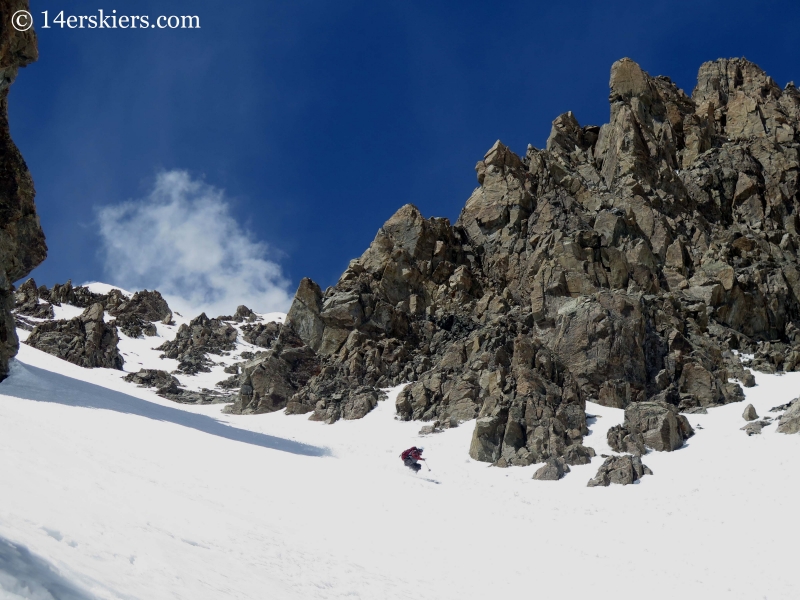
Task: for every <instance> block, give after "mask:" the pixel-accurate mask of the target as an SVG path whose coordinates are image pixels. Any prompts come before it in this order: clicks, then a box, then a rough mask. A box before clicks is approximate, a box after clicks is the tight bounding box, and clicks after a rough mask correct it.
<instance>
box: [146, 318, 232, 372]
mask: <svg viewBox="0 0 800 600" xmlns="http://www.w3.org/2000/svg"><path fill="white" fill-rule="evenodd" d="M236 336H237V332H236V329H235V328H233V327H232V326H231V325H229V324H228V323H225V322H224V321H220V320H219V319H209V318H208V317H207V316H206V314H205V313H201V314H200V315H199V316H198V317H195V318H194V319H192V320H191V321H190V322H189V324H188V325H187V324H185V323H184V324H182V325H181V326H180V327H179V328H178V332H177V333H176V334H175V339H174V340H170V341H168V342H164V343H163V344H161V346H159V347H158V348H157V350H162V351H163V352H164V354H162V355H161V358H174V359H177V360H178V361H180V362H179V364H178V371H180V372H181V373H185V374H187V375H194V374H196V373H207V372H209V371H211V364H212V363H211V360H210V359H209V358H208V357H207V356H206V355H207V354H217V355H222V354H223V353H226V352H230V351H231V350H233V349H234V348H235V347H236Z"/></svg>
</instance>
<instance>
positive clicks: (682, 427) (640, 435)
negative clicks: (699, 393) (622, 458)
mask: <svg viewBox="0 0 800 600" xmlns="http://www.w3.org/2000/svg"><path fill="white" fill-rule="evenodd" d="M692 435H694V430H693V429H692V426H691V425H690V424H689V421H688V420H687V419H686V417H684V416H683V415H682V414H680V413H679V412H678V409H677V408H676V407H675V406H673V405H672V404H668V403H667V402H636V403H634V404H631V405H630V406H629V407H628V408H626V409H625V420H624V422H623V423H622V425H621V426H617V427H612V428H611V429H609V431H608V443H609V445H610V446H611V448H612V449H613V450H615V451H616V452H631V453H633V454H642V453H643V447H644V446H647V447H649V448H652V449H653V450H658V451H662V452H671V451H672V450H677V449H678V448H680V447H681V446H683V442H684V440H687V439H689V438H690V437H691V436H692Z"/></svg>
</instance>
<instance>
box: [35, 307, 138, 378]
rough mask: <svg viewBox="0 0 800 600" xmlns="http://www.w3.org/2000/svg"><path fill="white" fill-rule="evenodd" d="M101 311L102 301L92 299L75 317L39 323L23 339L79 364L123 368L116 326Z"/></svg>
mask: <svg viewBox="0 0 800 600" xmlns="http://www.w3.org/2000/svg"><path fill="white" fill-rule="evenodd" d="M103 314H104V311H103V305H102V304H100V303H95V304H93V305H91V306H90V307H89V308H87V309H86V310H84V311H83V313H82V314H81V315H80V316H78V317H75V318H74V319H70V320H68V321H46V322H44V323H40V324H39V325H37V326H36V327H34V329H33V331H32V332H31V335H30V336H29V337H28V339H27V340H26V341H25V343H26V344H28V345H29V346H33V347H34V348H37V349H39V350H42V351H43V352H47V353H48V354H52V355H53V356H57V357H58V358H62V359H64V360H67V361H69V362H71V363H74V364H76V365H78V366H81V367H87V368H95V367H104V368H107V369H122V364H123V359H122V356H120V354H119V349H118V348H117V342H118V341H119V336H118V335H117V328H116V326H115V325H114V324H113V323H111V324H109V323H106V322H105V321H104V320H103Z"/></svg>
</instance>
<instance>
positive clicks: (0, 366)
mask: <svg viewBox="0 0 800 600" xmlns="http://www.w3.org/2000/svg"><path fill="white" fill-rule="evenodd" d="M18 10H29V6H28V2H27V0H0V15H2V16H3V18H2V19H0V380H3V379H5V378H6V376H7V375H8V361H9V359H11V358H12V357H14V356H15V355H16V354H17V350H18V349H19V340H18V339H17V332H16V328H15V324H14V317H13V316H12V314H11V310H12V309H13V308H14V304H15V298H14V286H13V284H14V282H15V281H18V280H19V279H22V278H23V277H25V276H26V275H27V274H28V273H30V272H31V271H32V270H33V269H34V268H35V267H36V266H37V265H39V263H41V262H42V261H43V260H44V258H45V256H47V245H46V244H45V240H44V233H43V232H42V228H41V226H40V224H39V217H38V215H37V214H36V206H35V205H34V202H33V198H34V195H35V193H36V192H35V190H34V187H33V179H32V177H31V174H30V172H29V171H28V167H27V165H26V164H25V160H24V159H23V158H22V155H21V154H20V152H19V150H18V149H17V146H16V145H15V144H14V142H13V140H12V139H11V133H10V131H9V124H8V93H9V87H10V86H11V84H12V83H13V82H14V79H15V78H16V76H17V72H18V70H19V69H20V68H21V67H25V66H27V65H29V64H30V63H32V62H34V61H35V60H36V59H37V58H38V50H37V47H36V34H35V32H34V31H33V29H29V30H28V31H24V32H21V31H17V30H16V29H15V28H14V27H13V26H12V25H11V15H13V14H14V13H15V12H16V11H18ZM45 318H46V317H45Z"/></svg>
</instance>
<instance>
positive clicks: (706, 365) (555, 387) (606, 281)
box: [240, 59, 800, 465]
mask: <svg viewBox="0 0 800 600" xmlns="http://www.w3.org/2000/svg"><path fill="white" fill-rule="evenodd" d="M609 100H610V104H611V114H610V121H609V123H607V124H605V125H603V126H601V127H598V126H594V125H584V126H582V125H580V123H579V122H578V120H577V118H576V116H575V115H573V114H572V113H570V112H567V113H564V114H563V115H561V116H559V117H558V118H557V119H556V120H555V121H554V122H553V126H552V130H551V134H550V136H549V138H548V140H547V145H546V148H545V149H543V150H538V149H536V148H533V147H530V146H529V147H528V150H527V152H526V153H525V154H524V155H522V156H520V155H517V154H515V153H514V152H512V151H511V150H510V149H509V148H508V147H506V146H505V145H503V144H502V143H501V142H499V141H498V142H497V143H495V144H494V145H493V146H492V147H491V148H490V149H489V151H488V152H487V153H486V155H485V156H484V157H483V159H482V160H480V161H479V162H478V163H477V165H476V167H475V169H476V173H477V179H478V187H477V188H476V189H475V191H474V192H473V193H472V195H471V196H470V198H469V199H468V200H467V202H466V205H465V207H464V209H463V210H462V212H461V215H460V216H459V218H458V220H457V221H456V223H454V224H452V223H450V222H449V221H448V220H447V219H440V218H431V219H426V218H424V217H423V216H422V215H421V214H420V212H419V210H417V209H416V208H415V207H414V206H412V205H406V206H404V207H402V208H400V210H398V211H397V212H396V213H395V214H394V215H393V216H392V217H391V218H390V219H389V220H388V221H387V222H386V223H385V224H384V226H383V227H382V228H381V229H380V230H379V231H378V233H377V235H376V237H375V239H374V241H373V242H372V244H371V245H370V247H369V248H368V249H367V250H366V252H364V254H363V255H362V256H361V257H360V258H358V259H355V260H353V261H351V263H350V265H349V267H348V268H347V270H346V271H345V272H344V274H343V275H342V276H341V277H340V279H339V281H338V282H337V283H336V285H334V286H332V287H330V288H328V289H327V290H325V291H323V290H321V289H320V287H319V286H318V285H317V284H316V283H314V282H313V281H311V280H309V279H305V280H303V281H302V282H301V284H300V287H299V289H298V291H297V294H296V296H295V301H294V303H293V305H292V308H291V310H290V312H289V315H288V318H287V323H286V328H288V329H291V330H292V331H294V332H295V334H296V335H297V336H298V338H299V339H300V340H301V341H302V344H303V345H304V347H305V348H306V349H307V350H304V351H303V352H304V353H305V352H307V353H309V354H308V356H311V355H313V356H314V357H315V360H316V364H317V365H318V366H317V367H316V368H318V372H316V373H314V374H312V375H311V376H310V378H308V379H307V381H306V382H305V383H302V384H301V385H299V387H298V385H297V384H298V383H299V382H301V381H303V380H305V379H306V375H308V374H310V373H311V371H308V370H307V369H306V367H305V366H304V365H307V364H308V362H307V361H303V362H302V365H303V366H299V367H297V368H298V369H301V370H302V373H301V375H302V376H301V377H297V376H296V375H297V374H296V373H295V371H294V367H291V366H287V365H289V362H287V361H283V362H282V363H280V364H276V368H271V369H269V372H268V373H265V375H264V377H265V379H264V383H263V384H262V385H261V387H262V388H263V389H276V390H281V391H280V393H278V394H275V395H274V396H273V398H274V402H272V403H271V404H270V410H276V409H279V408H283V407H284V406H286V407H288V410H289V412H294V413H301V412H309V413H311V414H312V418H316V419H321V420H325V421H334V420H336V419H337V418H340V417H343V416H346V415H348V414H349V415H351V416H352V415H354V414H360V413H361V412H363V410H364V409H367V408H368V407H369V405H370V404H372V399H371V398H375V397H377V395H378V393H379V392H378V389H379V388H382V387H387V386H391V385H398V384H400V383H405V382H411V384H410V385H408V386H407V387H406V388H405V390H404V391H403V392H402V393H401V394H400V395H399V397H398V399H397V407H396V408H397V413H398V415H399V417H400V418H403V419H419V420H423V421H434V420H436V421H439V422H440V423H441V427H443V428H446V427H448V426H450V425H451V424H457V423H458V422H461V421H465V420H469V419H477V420H476V425H475V431H474V435H473V439H472V443H471V446H470V455H471V456H472V457H473V458H475V459H477V460H482V461H489V462H495V463H497V464H499V465H505V464H509V465H527V464H532V463H535V462H542V461H545V460H547V459H549V458H554V457H562V458H564V459H565V460H568V462H569V461H588V458H587V457H590V456H591V453H590V449H587V448H585V447H584V446H583V444H582V442H583V436H584V435H586V433H587V429H586V416H585V402H586V401H587V400H592V401H596V402H599V403H601V404H604V405H607V406H613V407H619V408H625V409H626V411H628V413H627V414H629V416H630V420H629V421H628V424H629V425H630V426H631V428H630V429H627V430H626V431H625V432H621V431H617V432H616V434H615V435H616V436H617V438H618V441H619V447H620V448H623V449H624V451H626V452H634V453H639V452H641V451H643V448H644V447H645V446H651V447H653V448H655V449H659V450H673V449H675V448H676V447H679V446H680V445H681V444H682V443H683V440H684V439H685V438H686V437H687V436H688V435H690V433H691V431H690V430H691V428H689V427H688V423H687V422H685V418H683V417H682V416H681V415H680V414H679V411H686V412H702V411H704V410H706V409H708V408H711V407H714V406H718V405H722V404H726V403H729V402H736V401H740V400H742V399H743V397H744V396H743V393H742V390H741V388H740V386H739V384H738V383H735V382H733V381H730V380H731V379H734V378H735V379H738V380H739V381H742V382H745V383H746V384H752V383H753V379H752V375H751V374H750V373H749V372H748V371H747V370H746V369H745V368H744V365H743V364H742V363H741V362H740V359H739V357H738V354H737V353H736V352H735V351H740V352H742V353H746V354H754V355H755V356H756V359H755V360H754V363H755V364H753V365H750V366H751V367H753V368H759V365H760V364H762V363H763V364H765V365H766V364H768V365H770V368H772V369H773V370H793V369H796V368H800V270H798V266H797V265H798V261H797V250H798V248H800V232H799V231H798V228H800V219H799V218H798V217H799V216H800V212H799V211H800V154H799V152H800V93H798V91H797V90H796V89H795V88H794V87H793V86H792V85H787V86H786V87H785V88H784V89H781V88H779V87H778V86H777V85H776V84H775V82H774V81H773V80H772V79H771V78H769V76H767V75H766V74H765V73H764V72H763V71H762V70H761V69H760V68H759V67H758V66H756V65H754V64H753V63H750V62H748V61H746V60H744V59H731V60H717V61H713V62H709V63H705V64H704V65H702V66H701V68H700V71H699V75H698V83H697V87H696V88H695V90H694V92H693V93H692V96H688V95H687V94H686V93H684V92H683V91H682V90H680V89H678V88H677V87H676V86H675V84H674V83H672V81H670V80H669V78H666V77H651V76H650V75H648V74H647V73H645V72H644V71H643V70H642V69H641V68H640V67H639V66H638V65H637V64H636V63H635V62H633V61H631V60H629V59H622V60H620V61H617V62H616V63H614V65H613V66H612V68H611V78H610V96H609ZM304 355H305V354H304ZM758 361H762V362H758ZM278 367H280V368H278ZM293 378H294V379H293ZM244 389H245V388H244V387H243V395H242V398H241V400H242V401H241V402H240V405H241V406H244V405H246V404H247V402H248V398H249V397H250V396H247V395H246V394H245V393H244ZM248 389H249V388H248ZM248 393H249V392H248ZM370 394H371V395H372V396H371V397H370ZM246 396H247V397H246ZM365 397H366V398H367V399H366V400H364V398H365ZM356 404H357V405H358V406H359V407H360V408H359V410H357V411H355V412H353V411H352V410H350V409H348V407H352V406H354V405H356ZM637 407H638V408H637ZM626 418H627V417H626ZM625 427H627V425H626V426H625ZM571 464H577V463H574V462H573V463H571Z"/></svg>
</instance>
